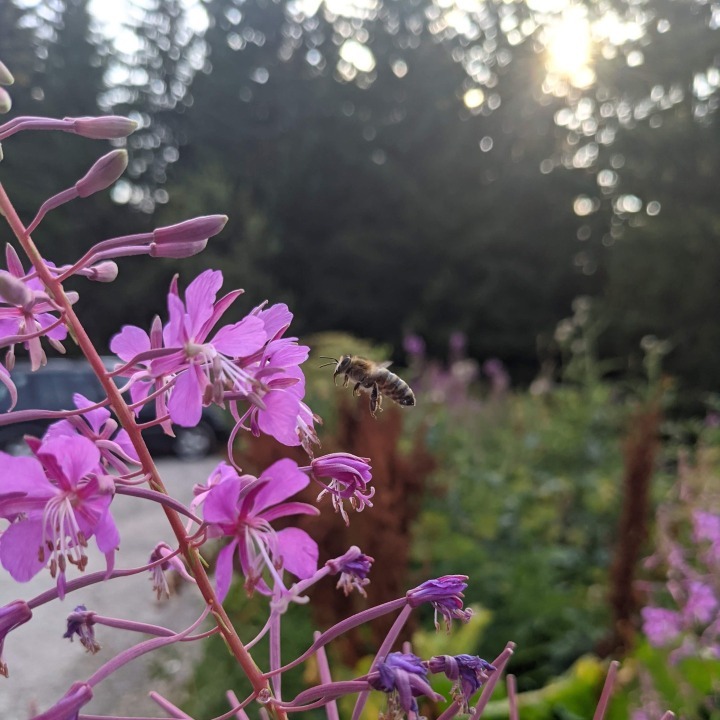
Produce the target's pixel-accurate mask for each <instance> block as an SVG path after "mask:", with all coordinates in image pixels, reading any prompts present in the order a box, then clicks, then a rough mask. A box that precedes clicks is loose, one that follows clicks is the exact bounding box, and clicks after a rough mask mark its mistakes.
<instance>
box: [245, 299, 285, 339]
mask: <svg viewBox="0 0 720 720" xmlns="http://www.w3.org/2000/svg"><path fill="white" fill-rule="evenodd" d="M252 314H253V315H256V316H257V317H259V318H260V319H261V320H262V321H263V323H264V325H265V332H266V333H267V336H268V338H270V339H272V340H275V339H276V338H279V337H281V336H282V334H283V333H284V332H285V331H286V330H287V329H288V328H289V327H290V323H291V322H292V319H293V314H292V313H291V312H290V310H289V309H288V306H287V305H285V303H277V304H276V305H271V306H270V307H269V308H266V309H263V307H262V306H259V307H256V308H255V309H254V310H253V312H252Z"/></svg>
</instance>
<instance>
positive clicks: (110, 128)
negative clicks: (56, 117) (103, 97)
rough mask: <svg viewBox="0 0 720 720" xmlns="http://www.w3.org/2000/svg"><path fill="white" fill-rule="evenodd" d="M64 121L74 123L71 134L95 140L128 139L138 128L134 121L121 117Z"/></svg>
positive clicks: (83, 118) (107, 116)
mask: <svg viewBox="0 0 720 720" xmlns="http://www.w3.org/2000/svg"><path fill="white" fill-rule="evenodd" d="M63 119H64V120H65V121H69V122H72V129H71V132H74V133H75V134H76V135H81V136H82V137H86V138H92V139H93V140H112V139H113V138H122V137H127V136H128V135H130V133H132V132H135V130H136V129H137V126H138V124H137V123H136V122H135V121H134V120H130V118H126V117H122V116H120V115H104V116H102V117H80V118H63Z"/></svg>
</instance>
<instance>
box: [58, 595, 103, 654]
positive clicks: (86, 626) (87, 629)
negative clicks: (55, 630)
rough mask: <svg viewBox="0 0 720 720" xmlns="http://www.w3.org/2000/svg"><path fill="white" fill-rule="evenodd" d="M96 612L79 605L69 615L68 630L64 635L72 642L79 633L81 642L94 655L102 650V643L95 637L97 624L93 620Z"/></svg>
mask: <svg viewBox="0 0 720 720" xmlns="http://www.w3.org/2000/svg"><path fill="white" fill-rule="evenodd" d="M94 614H95V613H93V612H88V609H87V608H86V607H85V605H78V606H77V607H76V608H75V610H73V611H72V612H71V613H70V614H69V615H68V617H67V630H66V631H65V634H64V635H63V637H64V638H68V639H69V640H70V642H72V641H73V640H74V637H75V635H77V637H78V640H80V644H81V645H82V646H83V647H84V648H85V650H86V651H87V652H89V653H90V654H91V655H94V654H95V653H96V652H97V651H98V650H100V643H98V641H97V640H96V639H95V630H94V629H93V627H94V625H95V623H94V621H93V615H94Z"/></svg>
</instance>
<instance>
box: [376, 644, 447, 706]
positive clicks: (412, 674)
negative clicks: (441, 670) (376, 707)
mask: <svg viewBox="0 0 720 720" xmlns="http://www.w3.org/2000/svg"><path fill="white" fill-rule="evenodd" d="M427 672H428V671H427V668H426V667H425V666H424V665H423V663H422V660H420V658H419V657H418V656H417V655H413V654H412V653H400V652H394V653H390V654H389V655H388V656H387V657H386V658H385V660H383V661H382V662H380V663H378V665H377V666H376V669H375V670H374V671H373V672H371V673H370V674H369V675H368V684H369V685H370V687H372V688H374V689H375V690H380V691H381V692H384V693H387V694H388V716H389V717H398V716H399V715H400V713H399V710H400V709H402V710H403V711H404V712H406V713H415V714H417V712H418V704H417V700H415V698H417V697H420V696H421V695H425V696H426V697H429V698H430V699H431V700H436V701H437V700H442V699H443V697H442V695H438V694H437V693H436V692H435V691H434V690H433V689H432V688H431V687H430V684H429V683H428V681H427Z"/></svg>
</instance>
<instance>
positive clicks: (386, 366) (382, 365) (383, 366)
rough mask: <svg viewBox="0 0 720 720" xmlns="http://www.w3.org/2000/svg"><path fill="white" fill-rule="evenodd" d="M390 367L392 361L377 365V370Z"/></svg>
mask: <svg viewBox="0 0 720 720" xmlns="http://www.w3.org/2000/svg"><path fill="white" fill-rule="evenodd" d="M391 365H392V360H386V361H385V362H381V363H378V364H377V366H378V367H379V368H389V367H390V366H391Z"/></svg>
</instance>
